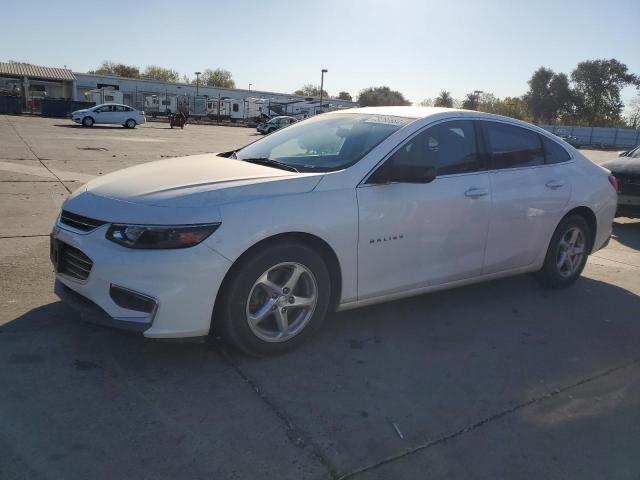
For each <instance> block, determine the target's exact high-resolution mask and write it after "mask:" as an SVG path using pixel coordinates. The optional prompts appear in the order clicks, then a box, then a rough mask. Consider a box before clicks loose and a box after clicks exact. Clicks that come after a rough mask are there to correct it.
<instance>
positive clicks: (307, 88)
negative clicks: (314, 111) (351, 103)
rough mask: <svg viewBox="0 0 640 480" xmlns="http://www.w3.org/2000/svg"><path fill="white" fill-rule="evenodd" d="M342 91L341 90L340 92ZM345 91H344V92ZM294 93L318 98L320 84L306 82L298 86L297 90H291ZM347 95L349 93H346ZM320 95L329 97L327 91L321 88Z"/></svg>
mask: <svg viewBox="0 0 640 480" xmlns="http://www.w3.org/2000/svg"><path fill="white" fill-rule="evenodd" d="M340 93H343V92H340ZM344 93H346V92H344ZM293 94H294V95H301V96H303V97H317V98H320V86H319V85H312V84H311V83H307V84H306V85H303V86H302V88H299V89H298V90H296V91H295V92H293ZM347 95H349V94H348V93H347ZM322 97H323V98H329V94H328V93H327V91H326V90H322Z"/></svg>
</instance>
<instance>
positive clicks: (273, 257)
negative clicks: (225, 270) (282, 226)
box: [212, 242, 331, 357]
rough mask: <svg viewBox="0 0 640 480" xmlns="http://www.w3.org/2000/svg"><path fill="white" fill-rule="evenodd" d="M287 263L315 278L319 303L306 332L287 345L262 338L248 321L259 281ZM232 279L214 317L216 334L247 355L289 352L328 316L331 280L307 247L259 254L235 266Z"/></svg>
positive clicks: (285, 247)
mask: <svg viewBox="0 0 640 480" xmlns="http://www.w3.org/2000/svg"><path fill="white" fill-rule="evenodd" d="M285 262H295V263H298V264H301V265H303V266H304V267H306V268H307V269H308V270H309V271H310V272H312V273H313V276H314V277H315V281H316V286H317V303H316V306H315V309H314V310H313V314H312V315H311V317H310V319H309V320H308V322H307V323H306V324H305V326H304V328H303V329H302V330H301V331H300V332H299V333H297V334H296V335H295V336H293V337H291V338H290V339H288V340H286V341H279V342H270V341H266V340H263V339H261V338H259V337H258V336H257V335H256V334H255V333H254V332H253V331H252V329H251V327H250V326H249V322H248V320H247V314H246V311H247V301H248V299H249V294H250V293H251V289H252V287H253V285H254V283H255V282H256V281H257V279H258V278H259V277H260V276H261V275H262V274H263V273H264V272H266V271H267V270H269V269H270V268H272V267H274V266H276V265H279V264H281V263H285ZM230 275H231V276H230V278H228V279H227V280H226V281H225V284H224V286H223V288H222V289H221V291H220V292H219V293H218V299H219V300H218V301H217V303H216V308H215V311H214V314H213V324H212V334H213V335H216V334H218V335H220V336H222V338H223V339H224V340H226V341H227V342H228V343H230V344H232V345H233V346H235V347H237V348H238V349H240V350H242V351H243V352H245V353H247V354H249V355H252V356H256V357H262V356H267V355H278V354H281V353H285V352H288V351H290V350H292V349H294V348H296V347H298V346H299V345H300V344H301V343H303V342H305V341H306V340H307V339H308V338H309V337H311V336H312V335H313V334H314V333H315V332H316V331H317V330H318V329H319V328H320V326H321V325H322V322H323V321H324V317H325V315H326V313H327V309H328V306H329V300H330V296H331V295H330V292H331V280H330V276H329V271H328V269H327V265H326V264H325V261H324V259H323V258H322V256H321V255H320V254H319V253H318V252H316V251H315V250H313V249H312V248H309V247H307V246H305V245H303V244H300V243H293V242H286V243H282V244H279V245H274V246H271V247H268V248H264V249H260V250H256V251H254V252H253V253H251V254H249V256H248V257H246V258H243V259H242V260H240V263H239V264H238V265H234V267H233V271H232V272H230Z"/></svg>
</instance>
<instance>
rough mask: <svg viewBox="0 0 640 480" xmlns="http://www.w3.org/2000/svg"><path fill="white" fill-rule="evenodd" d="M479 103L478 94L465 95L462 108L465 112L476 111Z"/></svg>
mask: <svg viewBox="0 0 640 480" xmlns="http://www.w3.org/2000/svg"><path fill="white" fill-rule="evenodd" d="M479 103H480V93H476V92H472V93H467V95H466V96H465V97H464V100H463V101H462V108H464V109H465V110H478V105H479Z"/></svg>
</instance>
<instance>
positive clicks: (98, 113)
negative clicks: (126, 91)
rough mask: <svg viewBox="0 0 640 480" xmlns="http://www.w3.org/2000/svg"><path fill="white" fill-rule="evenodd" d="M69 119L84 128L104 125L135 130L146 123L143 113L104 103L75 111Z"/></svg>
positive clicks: (130, 108)
mask: <svg viewBox="0 0 640 480" xmlns="http://www.w3.org/2000/svg"><path fill="white" fill-rule="evenodd" d="M71 118H72V119H73V121H74V122H76V123H80V124H82V125H83V126H85V127H92V126H93V125H94V124H96V123H104V124H112V125H122V126H123V127H125V128H136V125H142V124H143V123H145V122H146V121H147V119H146V118H145V116H144V112H142V111H140V110H136V109H135V108H133V107H129V106H128V105H121V104H119V103H104V104H102V105H97V106H95V107H91V108H86V109H84V110H76V111H75V112H73V113H72V114H71Z"/></svg>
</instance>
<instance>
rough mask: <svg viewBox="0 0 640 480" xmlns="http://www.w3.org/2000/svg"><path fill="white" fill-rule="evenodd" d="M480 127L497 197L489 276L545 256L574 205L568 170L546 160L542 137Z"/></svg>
mask: <svg viewBox="0 0 640 480" xmlns="http://www.w3.org/2000/svg"><path fill="white" fill-rule="evenodd" d="M480 123H481V124H482V127H483V132H484V138H485V143H486V145H487V149H488V152H489V155H490V173H489V178H490V180H491V191H492V198H493V205H492V213H491V222H490V225H491V227H490V229H489V236H488V239H487V254H486V259H485V267H484V272H485V273H495V272H500V271H506V270H511V269H516V268H520V267H526V266H528V265H530V264H531V263H533V262H534V261H535V260H536V258H538V256H539V255H540V254H541V253H542V252H544V251H546V249H547V246H548V241H549V239H550V238H551V235H552V233H553V231H554V230H555V228H556V226H557V225H558V222H559V221H560V219H561V217H562V214H563V212H564V207H565V205H566V204H567V202H568V201H569V197H570V195H571V181H570V178H569V176H568V173H567V169H566V165H564V164H563V163H556V162H554V161H553V159H552V158H551V154H550V153H548V154H547V156H548V157H549V161H545V149H544V148H543V143H542V139H543V137H542V136H541V135H540V134H538V133H537V132H535V131H533V130H530V129H528V128H524V127H520V126H516V125H512V124H509V123H502V122H494V121H482V122H480ZM544 138H546V137H544ZM554 143H555V142H554ZM560 148H562V147H560ZM563 150H564V149H563ZM564 152H565V154H566V157H565V158H564V160H565V161H566V160H567V157H568V154H567V153H566V151H564Z"/></svg>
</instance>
